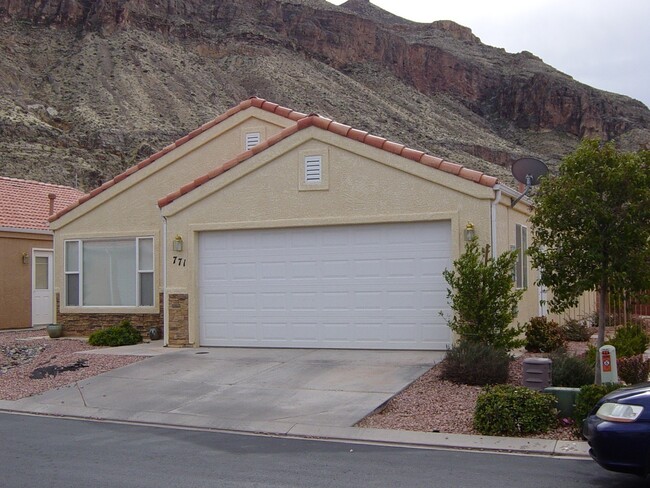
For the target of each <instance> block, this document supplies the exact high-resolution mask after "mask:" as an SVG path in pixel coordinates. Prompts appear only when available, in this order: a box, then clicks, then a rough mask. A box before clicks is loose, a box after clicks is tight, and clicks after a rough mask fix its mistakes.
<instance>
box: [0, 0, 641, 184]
mask: <svg viewBox="0 0 650 488" xmlns="http://www.w3.org/2000/svg"><path fill="white" fill-rule="evenodd" d="M253 95H256V96H260V97H263V98H266V99H269V100H271V101H274V102H276V103H280V104H282V105H285V106H288V107H291V108H293V109H296V110H299V111H302V112H307V113H309V112H317V113H319V114H321V115H324V116H327V117H331V118H333V119H336V120H338V121H340V122H343V123H346V124H350V125H353V126H355V127H359V128H363V129H364V130H368V131H370V132H372V133H375V134H377V135H381V136H383V137H386V138H388V139H391V140H395V141H398V142H401V143H403V144H406V145H408V146H411V147H413V148H416V149H421V150H424V151H427V152H429V153H431V154H435V155H438V156H441V157H444V158H446V159H449V160H452V161H455V162H459V163H462V164H465V165H467V166H470V167H473V168H477V169H481V170H484V171H486V172H489V173H490V174H494V175H496V176H499V177H501V178H503V179H504V180H506V182H508V181H510V179H509V170H508V169H507V167H508V165H509V164H510V163H511V162H512V161H513V160H515V159H517V158H519V157H521V156H535V157H539V158H541V159H542V160H544V161H547V162H549V163H550V164H551V165H554V164H556V163H557V162H558V161H559V159H560V158H561V157H562V156H563V155H565V154H567V153H568V152H570V151H572V150H573V149H574V148H575V146H576V145H577V143H578V142H579V140H580V139H581V138H583V137H599V138H602V139H605V140H615V141H616V143H617V144H618V145H619V146H620V147H621V148H622V149H626V150H636V149H638V148H639V147H647V146H648V144H650V111H649V110H648V108H647V107H646V106H645V105H643V104H642V103H641V102H638V101H636V100H633V99H631V98H628V97H625V96H622V95H616V94H613V93H607V92H603V91H599V90H596V89H594V88H591V87H589V86H586V85H584V84H581V83H578V82H576V81H575V80H573V79H572V78H571V77H570V76H569V75H567V74H564V73H561V72H559V71H557V70H555V69H553V68H552V67H551V66H548V65H546V64H545V63H544V62H543V61H542V60H541V59H539V58H538V57H536V56H535V55H533V54H531V53H528V52H522V53H518V54H510V53H507V52H505V51H504V50H503V49H497V48H493V47H490V46H487V45H485V44H483V43H481V41H480V39H478V38H477V37H476V36H475V35H473V34H472V32H471V30H470V29H468V28H466V27H463V26H460V25H458V24H456V23H454V22H451V21H437V22H433V23H431V24H421V23H415V22H411V21H407V20H404V19H401V18H399V17H397V16H394V15H392V14H390V13H388V12H386V11H383V10H381V9H379V8H378V7H376V6H374V5H373V4H372V3H370V2H369V1H367V0H349V1H347V2H346V3H344V4H343V5H341V6H335V5H333V4H330V3H328V2H326V1H325V0H24V1H22V0H0V174H2V175H4V176H14V177H21V178H31V179H36V180H41V181H48V182H53V183H62V184H68V185H76V186H78V187H80V188H81V189H84V190H88V189H90V188H92V187H94V186H96V185H98V184H100V183H101V182H102V181H104V180H106V179H108V178H111V177H112V176H114V175H115V174H117V173H119V172H120V171H122V170H123V169H125V168H126V167H128V166H130V165H132V164H133V163H134V162H137V161H138V160H139V159H142V158H144V157H146V156H147V155H148V154H150V153H152V152H153V151H155V150H157V149H160V148H161V147H163V146H165V145H166V144H168V143H169V142H170V141H172V140H174V139H176V138H178V137H180V136H181V135H183V134H185V133H187V132H189V131H190V130H192V129H193V128H195V127H196V126H198V125H200V124H202V123H203V122H206V121H207V120H210V119H212V118H214V117H215V116H217V115H219V114H220V113H222V112H223V111H225V110H226V109H228V108H229V107H231V106H232V105H234V104H236V103H238V102H239V101H241V100H243V99H245V98H247V97H249V96H253Z"/></svg>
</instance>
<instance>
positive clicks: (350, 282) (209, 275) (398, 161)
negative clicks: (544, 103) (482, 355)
mask: <svg viewBox="0 0 650 488" xmlns="http://www.w3.org/2000/svg"><path fill="white" fill-rule="evenodd" d="M517 196H519V193H517V192H516V191H514V190H511V189H509V188H507V187H505V186H503V185H501V184H500V183H499V182H498V181H497V179H496V178H494V177H491V176H488V175H485V174H483V173H480V172H478V171H474V170H471V169H468V168H464V167H462V166H460V165H458V164H455V163H452V162H448V161H444V160H442V159H440V158H436V157H434V156H431V155H427V154H424V153H422V152H420V151H416V150H413V149H409V148H406V147H404V146H402V145H400V144H397V143H394V142H390V141H386V140H385V139H383V138H381V137H377V136H374V135H370V134H367V133H366V132H363V131H362V130H358V129H354V128H351V127H348V126H345V125H342V124H339V123H337V122H333V121H331V120H329V119H326V118H323V117H320V116H318V115H306V114H302V113H298V112H295V111H292V110H290V109H287V108H284V107H281V106H278V105H276V104H273V103H270V102H268V101H265V100H262V99H258V98H253V99H250V100H247V101H244V102H242V103H240V104H239V105H238V106H236V107H234V108H232V109H231V110H229V111H228V112H226V113H225V114H223V115H222V116H220V117H218V118H217V119H215V120H213V121H211V122H209V123H207V124H205V125H204V126H202V127H200V128H199V129H197V130H195V131H194V132H192V133H190V134H188V135H187V136H185V137H183V138H181V139H179V140H178V141H176V142H175V143H174V144H172V145H170V146H168V147H166V148H165V149H163V150H162V151H160V152H159V153H157V154H154V155H153V156H151V157H150V158H148V159H146V160H144V161H142V162H141V163H139V164H138V165H137V166H134V167H132V168H130V169H129V170H127V171H126V172H124V173H123V174H121V175H118V176H117V177H115V178H114V179H113V180H111V181H109V182H107V183H105V184H104V185H102V186H101V187H99V188H97V189H96V190H93V191H92V192H90V193H89V194H88V195H85V196H84V197H83V198H81V199H80V200H79V202H77V203H76V204H74V205H73V206H71V207H69V208H67V209H65V210H64V211H62V212H59V213H57V214H56V215H54V216H53V217H52V218H51V228H52V229H53V231H54V246H55V256H56V269H55V279H56V284H55V292H56V297H57V300H56V315H57V320H58V321H59V322H61V323H63V324H64V325H65V327H66V331H67V333H84V334H85V333H88V332H90V331H91V330H94V329H97V328H100V327H102V326H106V325H112V324H115V323H117V322H118V321H119V320H121V319H123V318H129V319H130V320H131V321H132V323H134V324H135V325H137V326H139V327H140V328H141V329H142V330H143V331H146V329H148V328H149V327H150V326H152V325H164V340H165V342H166V344H169V345H173V346H199V345H204V346H250V347H329V348H363V349H366V348H380V349H444V348H446V347H447V346H448V345H449V344H450V342H451V341H452V335H451V332H450V330H449V328H448V327H447V325H446V321H445V318H444V315H449V307H448V305H447V301H446V282H445V281H444V278H443V277H442V272H443V270H444V269H445V268H448V267H450V266H451V264H452V261H453V260H454V259H456V258H457V257H458V256H459V255H460V253H461V252H462V250H463V247H464V243H465V238H466V228H467V226H468V223H471V224H472V225H473V229H474V232H475V234H476V235H477V236H478V238H479V240H480V242H481V243H483V244H490V245H491V248H492V249H493V251H494V252H496V253H500V252H503V251H505V250H509V249H512V248H518V249H520V250H522V251H523V250H525V248H526V245H527V239H528V229H527V218H528V216H529V214H530V211H531V208H530V206H529V205H530V202H529V201H528V200H527V199H523V200H522V201H520V202H519V203H518V204H517V205H515V206H514V208H513V207H511V202H512V200H513V199H514V198H516V197H517ZM535 277H536V276H534V271H533V270H532V269H531V268H530V267H529V263H528V261H527V260H526V258H525V255H524V254H523V253H522V259H521V260H520V262H519V263H518V266H517V270H516V271H515V280H516V284H517V286H519V287H521V288H526V293H525V295H524V298H523V300H522V302H521V304H520V307H519V320H520V321H521V322H523V321H526V320H527V319H529V318H530V317H531V316H536V315H539V313H540V305H539V298H540V296H539V291H538V290H537V288H536V286H535V285H534V283H533V281H534V278H535ZM441 312H442V315H441Z"/></svg>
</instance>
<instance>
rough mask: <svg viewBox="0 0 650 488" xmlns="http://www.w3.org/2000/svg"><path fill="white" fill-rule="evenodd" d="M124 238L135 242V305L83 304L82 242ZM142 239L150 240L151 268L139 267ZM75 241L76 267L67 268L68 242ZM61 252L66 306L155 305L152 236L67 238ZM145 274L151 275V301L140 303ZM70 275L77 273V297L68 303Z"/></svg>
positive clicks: (122, 307)
mask: <svg viewBox="0 0 650 488" xmlns="http://www.w3.org/2000/svg"><path fill="white" fill-rule="evenodd" d="M126 240H132V241H134V244H135V305H86V304H84V293H83V288H84V287H83V285H84V269H83V245H84V242H108V241H126ZM143 240H150V241H151V252H152V261H151V263H152V269H141V267H140V260H141V256H140V242H141V241H143ZM72 242H74V243H77V269H76V270H70V271H69V270H68V259H69V255H68V243H72ZM63 254H64V264H63V269H64V284H63V290H64V295H65V296H64V303H65V306H66V307H81V308H112V309H124V308H133V307H138V308H141V307H142V308H145V307H146V308H151V307H153V306H155V303H156V286H155V283H156V275H155V269H153V268H155V262H156V248H155V240H154V237H153V236H142V237H113V238H107V239H67V240H65V241H63ZM145 274H150V275H151V277H152V290H151V294H152V296H151V303H149V304H145V305H143V304H142V300H141V279H142V275H145ZM70 275H77V276H78V280H77V286H78V290H77V297H78V299H79V301H78V303H76V304H74V303H69V301H68V300H69V296H68V276H70Z"/></svg>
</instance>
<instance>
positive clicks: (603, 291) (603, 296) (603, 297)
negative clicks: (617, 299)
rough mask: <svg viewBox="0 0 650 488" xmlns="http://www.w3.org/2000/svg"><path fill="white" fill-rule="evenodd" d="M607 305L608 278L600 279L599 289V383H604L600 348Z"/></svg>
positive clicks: (597, 346)
mask: <svg viewBox="0 0 650 488" xmlns="http://www.w3.org/2000/svg"><path fill="white" fill-rule="evenodd" d="M606 306H607V278H603V279H602V280H601V281H600V290H598V340H597V341H596V381H595V383H596V384H597V385H600V384H601V383H602V378H601V377H600V348H601V347H602V345H603V344H604V343H605V322H606V318H605V316H606V314H605V307H606Z"/></svg>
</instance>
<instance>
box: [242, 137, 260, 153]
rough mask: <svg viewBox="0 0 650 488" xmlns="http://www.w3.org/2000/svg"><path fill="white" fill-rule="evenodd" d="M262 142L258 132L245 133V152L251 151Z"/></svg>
mask: <svg viewBox="0 0 650 488" xmlns="http://www.w3.org/2000/svg"><path fill="white" fill-rule="evenodd" d="M260 142H262V134H260V133H259V132H247V133H246V142H245V144H244V145H245V151H248V150H249V149H252V148H253V147H255V146H257V145H258V144H259V143H260Z"/></svg>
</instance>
